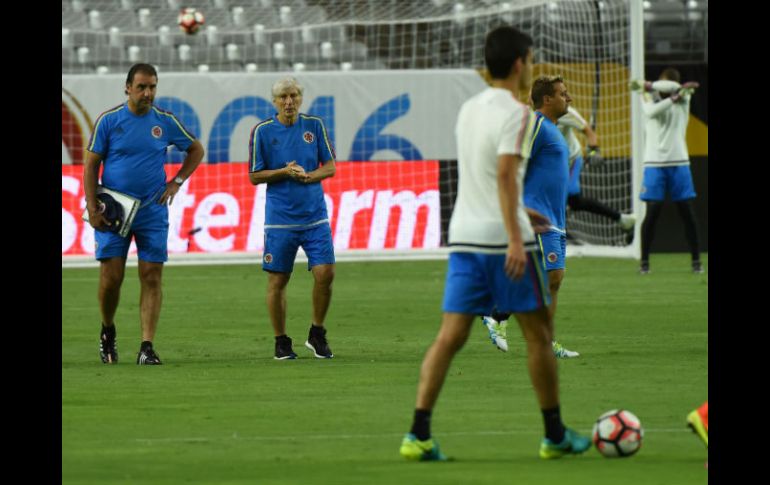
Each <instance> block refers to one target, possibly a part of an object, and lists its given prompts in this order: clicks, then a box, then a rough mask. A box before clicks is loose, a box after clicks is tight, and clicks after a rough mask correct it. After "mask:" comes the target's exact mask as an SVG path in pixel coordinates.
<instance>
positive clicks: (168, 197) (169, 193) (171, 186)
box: [158, 180, 180, 205]
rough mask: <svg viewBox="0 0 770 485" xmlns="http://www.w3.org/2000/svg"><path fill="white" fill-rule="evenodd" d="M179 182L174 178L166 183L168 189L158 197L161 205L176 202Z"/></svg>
mask: <svg viewBox="0 0 770 485" xmlns="http://www.w3.org/2000/svg"><path fill="white" fill-rule="evenodd" d="M179 187H180V186H179V184H178V183H176V182H174V181H173V180H172V181H171V182H167V183H166V190H164V191H163V193H162V194H161V196H160V199H158V204H160V205H166V204H168V205H171V203H172V202H174V196H175V195H176V193H177V192H179Z"/></svg>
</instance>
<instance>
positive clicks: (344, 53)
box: [332, 41, 367, 62]
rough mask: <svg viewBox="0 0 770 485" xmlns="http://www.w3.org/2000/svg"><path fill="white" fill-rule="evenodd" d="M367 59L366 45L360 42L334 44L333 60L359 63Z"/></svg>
mask: <svg viewBox="0 0 770 485" xmlns="http://www.w3.org/2000/svg"><path fill="white" fill-rule="evenodd" d="M366 58H367V48H366V45H364V44H362V43H360V42H354V41H351V42H336V43H332V59H334V60H335V61H337V62H357V61H363V60H365V59H366Z"/></svg>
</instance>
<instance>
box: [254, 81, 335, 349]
mask: <svg viewBox="0 0 770 485" xmlns="http://www.w3.org/2000/svg"><path fill="white" fill-rule="evenodd" d="M302 93H303V90H302V86H301V85H300V84H299V83H298V82H297V80H296V79H294V78H291V77H288V78H284V79H281V80H280V81H278V82H276V83H275V84H274V85H273V88H272V97H273V105H274V106H275V108H276V110H277V113H276V114H275V115H273V116H272V117H271V118H269V119H266V120H264V121H262V122H261V123H259V124H257V125H256V126H255V127H254V128H253V129H252V131H251V137H250V139H249V180H250V181H251V183H252V184H254V185H258V184H261V183H266V184H267V201H266V204H265V248H264V256H263V260H262V269H263V270H264V271H266V272H267V273H268V281H267V308H268V312H269V313H270V320H271V323H272V325H273V331H274V333H275V356H274V357H275V359H278V360H286V359H296V358H297V354H296V353H294V349H293V348H292V345H291V338H289V336H288V335H286V285H287V284H288V283H289V278H291V273H292V271H293V269H294V260H295V258H296V256H297V250H298V249H299V247H300V246H301V247H302V249H303V250H304V251H305V254H307V258H308V270H310V271H312V272H313V279H314V284H313V321H312V323H311V325H310V331H309V334H308V338H307V340H306V341H305V346H306V347H307V348H308V349H310V350H311V351H313V354H314V355H315V357H317V358H319V359H330V358H332V357H333V356H334V354H332V351H331V349H330V348H329V345H328V342H327V341H326V329H325V328H324V320H325V318H326V312H327V310H328V309H329V304H330V303H331V297H332V281H333V280H334V263H335V259H334V245H333V242H332V233H331V226H330V225H329V216H328V214H327V212H326V201H325V199H324V192H323V188H322V187H321V181H322V180H323V179H325V178H328V177H332V176H333V175H334V172H335V165H334V149H333V148H332V145H331V141H330V140H329V137H328V135H327V133H326V128H325V127H324V124H323V122H322V121H321V119H320V118H318V117H315V116H309V115H306V114H303V113H300V112H299V108H300V106H301V105H302Z"/></svg>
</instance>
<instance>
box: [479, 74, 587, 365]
mask: <svg viewBox="0 0 770 485" xmlns="http://www.w3.org/2000/svg"><path fill="white" fill-rule="evenodd" d="M531 98H532V99H531V100H532V104H533V106H534V108H535V110H536V111H535V116H536V121H535V128H534V131H533V134H532V140H531V143H532V153H531V155H530V160H529V165H528V166H527V173H526V175H525V176H524V205H525V206H527V207H528V208H531V209H534V210H536V211H538V212H539V213H541V214H543V215H544V216H545V217H547V218H548V219H549V220H550V221H551V227H550V229H549V230H548V231H546V232H543V233H540V234H537V241H538V243H539V245H540V248H541V250H542V252H543V257H544V258H545V268H546V270H547V271H548V286H549V289H550V290H551V303H550V305H549V306H548V317H549V319H548V329H549V332H550V334H551V338H552V339H553V342H552V347H553V352H554V354H555V355H556V356H557V357H559V358H561V359H569V358H573V357H578V356H579V355H580V354H579V353H578V352H574V351H572V350H568V349H566V348H565V347H564V346H563V345H562V344H560V343H559V342H557V341H556V339H555V335H554V323H553V322H554V316H555V314H556V300H557V295H558V292H559V288H560V287H561V282H562V280H563V279H564V267H565V263H566V261H565V258H566V254H567V232H566V220H567V190H568V186H569V184H568V182H569V147H568V145H567V141H566V140H565V139H564V136H563V135H562V134H561V132H560V131H559V128H558V127H557V125H556V123H557V121H558V119H559V118H561V117H562V116H564V115H565V114H567V111H568V108H569V103H571V102H572V98H570V96H569V94H568V93H567V87H566V86H565V84H564V79H562V77H561V76H541V77H539V78H537V79H535V82H534V83H533V84H532V95H531ZM508 316H509V315H508V314H507V313H498V312H494V313H493V314H492V315H491V316H484V317H483V318H482V321H483V323H484V325H485V326H486V327H487V329H488V330H489V337H490V339H491V340H492V343H493V344H495V346H497V348H499V349H500V350H503V351H507V350H508V342H507V340H506V324H507V319H508Z"/></svg>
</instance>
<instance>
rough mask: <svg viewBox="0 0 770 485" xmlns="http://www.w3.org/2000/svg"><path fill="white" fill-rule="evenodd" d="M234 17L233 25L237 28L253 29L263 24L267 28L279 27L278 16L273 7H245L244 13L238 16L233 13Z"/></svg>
mask: <svg viewBox="0 0 770 485" xmlns="http://www.w3.org/2000/svg"><path fill="white" fill-rule="evenodd" d="M232 15H233V17H232V18H233V23H232V24H233V25H235V26H237V27H243V28H247V29H251V28H253V27H254V25H255V24H262V25H264V26H265V28H272V27H277V26H278V25H279V22H278V14H277V12H276V9H274V8H272V7H267V8H265V7H248V8H247V7H244V9H243V12H241V13H240V14H237V13H236V12H235V11H233V13H232Z"/></svg>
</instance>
